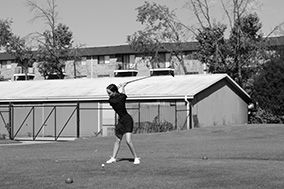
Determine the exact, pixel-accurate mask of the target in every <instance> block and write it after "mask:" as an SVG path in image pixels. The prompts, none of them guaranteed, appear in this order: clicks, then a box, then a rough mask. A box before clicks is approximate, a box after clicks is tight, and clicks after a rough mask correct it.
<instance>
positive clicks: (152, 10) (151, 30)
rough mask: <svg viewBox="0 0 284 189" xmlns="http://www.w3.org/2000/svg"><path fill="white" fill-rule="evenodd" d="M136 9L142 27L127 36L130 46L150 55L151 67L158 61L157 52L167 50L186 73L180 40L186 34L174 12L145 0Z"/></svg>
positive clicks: (143, 54) (142, 53)
mask: <svg viewBox="0 0 284 189" xmlns="http://www.w3.org/2000/svg"><path fill="white" fill-rule="evenodd" d="M136 10H137V11H138V15H137V21H138V22H140V23H141V24H142V25H143V26H144V29H143V30H139V31H137V32H135V33H134V34H132V35H129V36H127V42H128V43H129V44H130V46H131V48H132V49H134V50H135V51H137V52H139V53H140V54H141V55H142V56H144V57H147V56H148V57H151V58H150V62H151V65H152V67H153V66H154V64H155V63H156V62H159V58H160V57H159V53H158V52H159V51H160V50H164V51H167V52H169V53H171V54H172V55H173V56H174V57H176V58H177V59H178V60H179V62H180V64H181V66H182V68H183V71H184V72H185V73H187V70H186V67H185V65H184V61H183V56H182V55H183V48H182V41H183V39H184V38H185V36H186V35H185V33H184V30H183V25H182V24H180V22H178V21H177V20H176V15H175V12H174V11H171V10H169V8H168V7H166V6H162V5H159V4H156V3H152V4H150V3H149V2H147V1H146V2H145V3H144V5H142V6H140V7H138V8H137V9H136Z"/></svg>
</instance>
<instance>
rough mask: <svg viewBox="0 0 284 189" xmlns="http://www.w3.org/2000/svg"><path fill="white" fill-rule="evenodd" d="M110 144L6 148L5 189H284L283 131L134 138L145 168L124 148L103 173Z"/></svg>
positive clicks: (0, 163)
mask: <svg viewBox="0 0 284 189" xmlns="http://www.w3.org/2000/svg"><path fill="white" fill-rule="evenodd" d="M113 142H114V137H93V138H86V139H77V140H75V141H69V142H51V143H41V142H38V143H37V144H29V145H11V144H7V143H6V144H1V145H0V149H1V155H0V167H1V168H0V175H1V176H0V188H5V189H8V188H13V189H14V188H19V189H25V188H28V189H30V188H35V189H40V188H52V189H56V188H60V189H64V188H76V189H78V188H90V189H94V188H98V189H105V188H114V189H119V188H123V189H125V188H146V189H152V188H163V189H164V188H171V189H172V188H175V189H176V188H210V189H211V188H218V189H219V188H226V189H227V188H242V189H243V188H265V189H267V188H284V125H239V126H227V127H211V128H196V129H192V130H188V131H173V132H167V133H153V134H137V135H133V142H134V144H135V146H136V150H137V152H138V153H139V156H140V157H141V158H142V159H141V164H140V165H133V162H132V159H131V158H132V156H131V153H130V152H129V149H128V148H127V146H126V144H125V140H124V141H123V142H122V146H121V149H120V152H119V155H118V158H121V159H120V160H121V161H119V162H117V163H113V164H106V165H105V167H104V168H102V167H101V164H102V163H105V161H106V160H107V159H108V158H109V156H110V155H111V153H112V148H113ZM0 143H2V142H1V141H0ZM204 157H206V158H204ZM67 178H72V179H73V183H72V184H66V183H65V180H66V179H67Z"/></svg>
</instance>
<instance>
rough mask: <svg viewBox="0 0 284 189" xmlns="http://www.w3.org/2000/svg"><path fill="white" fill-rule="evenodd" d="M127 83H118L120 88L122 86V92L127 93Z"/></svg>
mask: <svg viewBox="0 0 284 189" xmlns="http://www.w3.org/2000/svg"><path fill="white" fill-rule="evenodd" d="M126 85H127V82H125V83H120V84H119V85H118V88H121V93H123V94H125V86H126Z"/></svg>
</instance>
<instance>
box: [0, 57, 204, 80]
mask: <svg viewBox="0 0 284 189" xmlns="http://www.w3.org/2000/svg"><path fill="white" fill-rule="evenodd" d="M129 56H130V61H131V62H130V64H134V65H135V68H136V69H137V71H138V73H137V76H147V75H150V68H152V67H151V65H150V64H149V61H147V60H142V58H141V57H139V56H136V55H134V54H133V55H129ZM104 57H105V62H104V63H103V64H99V61H98V56H93V57H83V59H82V60H81V61H78V62H76V63H74V61H73V60H70V61H67V62H66V65H65V73H66V77H65V78H67V79H70V78H74V76H75V74H74V71H75V70H76V77H77V78H84V77H85V78H96V77H114V70H118V69H119V64H122V62H121V61H122V60H120V59H119V58H118V57H117V56H116V55H110V56H104ZM165 57H166V60H165V61H166V62H165V64H166V65H168V66H171V68H174V70H175V74H176V75H183V74H188V73H189V74H196V73H199V74H203V73H204V68H203V64H202V63H201V62H200V61H198V60H194V59H193V57H192V56H187V57H186V59H185V61H184V64H185V67H186V70H187V72H188V73H185V72H184V70H183V67H182V66H181V64H180V63H179V62H178V60H177V59H176V58H172V59H171V58H170V54H169V53H167V54H166V55H165ZM74 65H75V69H74ZM32 70H33V74H35V78H34V79H35V80H42V79H44V78H43V77H42V76H41V74H40V73H39V72H38V63H37V62H36V63H34V65H33V68H32ZM16 73H20V71H19V67H17V63H13V62H12V61H2V62H1V64H0V74H1V75H2V76H3V77H4V78H5V79H10V80H13V75H14V74H16Z"/></svg>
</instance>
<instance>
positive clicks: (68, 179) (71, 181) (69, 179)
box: [65, 178, 73, 184]
mask: <svg viewBox="0 0 284 189" xmlns="http://www.w3.org/2000/svg"><path fill="white" fill-rule="evenodd" d="M65 183H66V184H71V183H73V179H72V178H67V179H66V180H65Z"/></svg>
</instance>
